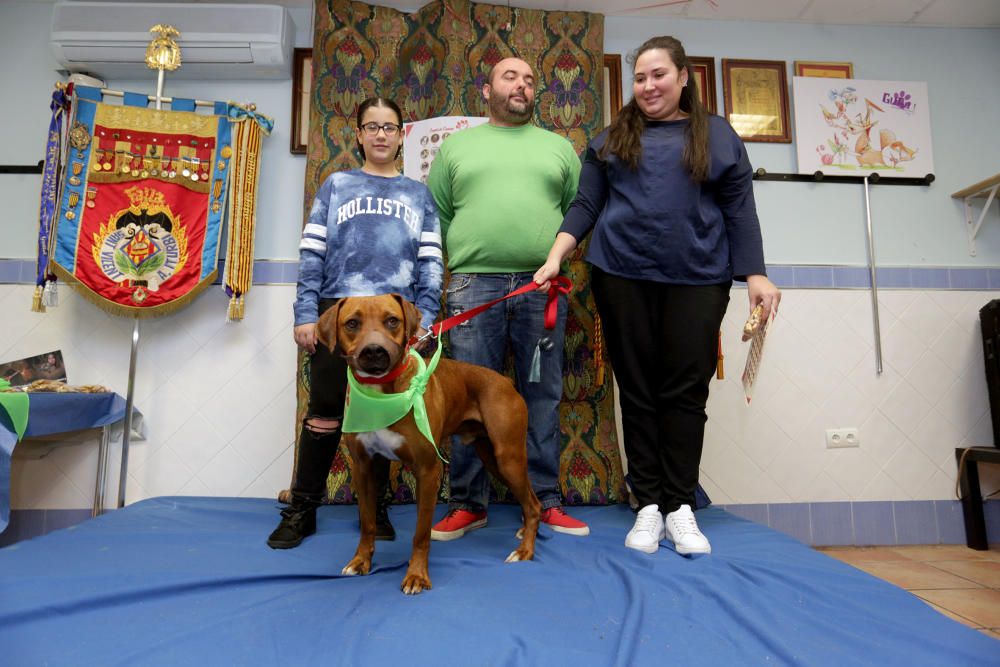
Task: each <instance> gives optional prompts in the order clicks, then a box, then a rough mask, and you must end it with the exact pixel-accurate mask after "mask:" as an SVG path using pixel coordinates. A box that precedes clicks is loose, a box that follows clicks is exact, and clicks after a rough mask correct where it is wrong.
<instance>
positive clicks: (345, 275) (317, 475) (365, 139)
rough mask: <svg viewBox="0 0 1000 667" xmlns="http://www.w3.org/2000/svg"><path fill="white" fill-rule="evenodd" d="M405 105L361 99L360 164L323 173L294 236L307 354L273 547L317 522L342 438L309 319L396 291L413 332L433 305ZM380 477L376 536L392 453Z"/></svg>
mask: <svg viewBox="0 0 1000 667" xmlns="http://www.w3.org/2000/svg"><path fill="white" fill-rule="evenodd" d="M402 125H403V115H402V113H401V112H400V110H399V107H398V106H396V103H395V102H393V101H392V100H388V99H385V98H382V97H372V98H369V99H367V100H365V101H364V102H362V103H361V105H360V106H359V107H358V113H357V129H356V130H355V138H356V140H357V146H358V152H359V153H360V154H361V158H362V159H363V160H364V166H362V167H361V168H360V169H353V170H350V171H342V172H335V173H333V174H331V175H330V176H328V177H327V179H326V180H325V181H324V182H323V185H322V186H321V187H320V189H319V192H318V193H317V194H316V199H315V200H314V201H313V206H312V211H311V213H310V214H309V221H308V222H307V223H306V226H305V228H304V229H303V230H302V241H301V243H300V244H299V279H298V287H297V289H296V298H295V305H294V312H295V329H294V335H295V342H296V344H297V345H298V346H299V347H300V348H302V349H303V350H305V351H306V352H308V353H309V354H310V355H311V372H310V389H309V409H308V412H307V413H306V418H305V420H304V422H303V424H302V429H301V431H300V435H299V453H298V456H297V457H296V461H295V472H294V476H293V479H292V489H291V491H292V498H291V503H290V505H289V506H288V507H286V508H285V509H283V510H282V511H281V517H282V518H281V523H280V524H278V527H277V528H275V530H274V532H272V533H271V536H270V537H269V538H268V540H267V543H268V545H270V546H271V547H272V548H275V549H290V548H293V547H297V546H298V545H299V544H300V543H301V542H302V540H303V539H304V538H305V537H308V536H309V535H312V534H313V533H315V532H316V508H317V507H318V506H319V505H320V503H322V502H323V500H324V499H325V498H326V479H327V475H328V473H329V471H330V465H331V464H332V462H333V459H334V456H335V455H336V453H337V447H338V445H339V443H340V434H341V420H342V419H343V416H344V398H345V395H346V392H347V365H346V363H345V361H344V359H343V358H342V357H341V356H340V355H339V354H337V353H335V352H333V351H332V350H329V349H327V348H326V347H325V346H324V345H322V344H317V340H316V322H317V321H318V320H319V317H320V315H322V314H323V313H324V312H325V311H326V310H327V309H328V308H330V307H331V306H332V305H333V304H335V303H336V302H337V300H338V299H341V298H344V297H349V296H375V295H378V294H389V293H396V294H400V295H402V296H403V298H405V299H407V300H408V301H412V302H413V303H415V304H416V306H417V308H418V309H419V310H420V314H421V320H420V324H421V330H420V332H419V333H420V334H423V333H424V331H425V330H426V329H427V328H428V327H430V325H431V324H432V323H433V322H434V320H435V318H436V317H437V314H438V308H439V304H440V301H441V281H442V277H443V274H444V265H443V262H442V257H441V229H440V225H439V223H438V215H437V207H436V206H435V204H434V200H433V199H432V198H431V195H430V193H429V192H428V190H427V187H426V186H424V185H423V184H422V183H418V182H417V181H414V180H412V179H410V178H407V177H405V176H403V175H401V174H400V173H399V169H398V168H397V166H396V160H397V158H398V157H399V154H400V152H401V151H402V148H403V134H402V132H401V129H402ZM373 465H374V469H375V479H376V484H377V485H378V489H379V493H378V498H379V502H378V506H377V510H376V535H375V539H383V540H391V539H394V538H395V531H394V530H393V527H392V524H391V523H390V522H389V517H388V512H387V505H388V503H389V498H388V497H387V493H386V487H387V486H388V484H387V483H388V477H389V461H388V460H386V459H385V458H383V457H381V456H379V455H375V456H374V460H373Z"/></svg>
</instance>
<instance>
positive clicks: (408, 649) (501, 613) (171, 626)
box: [0, 498, 1000, 667]
mask: <svg viewBox="0 0 1000 667" xmlns="http://www.w3.org/2000/svg"><path fill="white" fill-rule="evenodd" d="M445 510H446V507H445V506H443V505H442V506H438V508H437V511H436V515H437V516H441V515H443V514H444V512H445ZM572 513H573V514H574V515H575V516H578V517H579V518H581V519H583V520H584V521H587V522H588V523H589V524H590V526H591V531H592V532H591V535H590V536H589V537H583V538H580V537H573V536H569V535H562V534H557V533H553V532H551V531H550V530H549V529H548V528H547V527H546V528H543V529H542V531H541V533H540V539H539V542H538V548H537V552H536V556H535V561H534V562H524V563H513V564H505V563H504V562H503V561H504V558H505V557H506V556H507V554H508V553H509V552H510V551H511V550H512V549H513V548H514V547H515V546H516V544H517V541H516V540H515V538H514V533H515V530H516V529H517V526H518V521H519V514H520V510H519V508H517V507H513V506H493V507H491V508H490V515H489V525H488V526H487V527H485V528H483V529H481V530H478V531H476V532H473V533H470V534H469V535H467V536H465V537H464V538H462V539H460V540H455V541H453V542H433V543H432V545H431V556H430V572H431V578H432V580H433V584H434V588H433V590H430V591H427V592H425V593H423V594H421V595H418V596H414V597H409V596H405V595H403V594H402V593H401V592H400V591H399V585H400V582H401V580H402V578H403V574H404V572H405V570H406V563H407V559H408V557H409V552H410V541H411V539H412V537H413V526H414V523H415V518H416V516H415V508H414V507H413V506H402V507H393V508H392V510H391V518H392V520H393V523H394V524H395V526H396V529H397V531H398V534H399V536H398V538H397V540H396V541H395V542H391V543H387V542H377V543H376V553H375V558H374V565H375V567H374V570H373V572H372V574H371V575H369V576H366V577H345V576H341V574H340V571H341V568H342V567H343V566H344V565H345V564H346V563H347V561H348V560H349V559H350V557H351V555H352V554H353V552H354V548H355V546H356V544H357V534H358V532H357V531H358V528H357V515H356V508H355V507H323V508H321V510H320V512H319V526H318V532H317V534H316V535H315V536H313V537H310V538H308V539H307V540H306V541H305V542H304V543H303V544H302V545H301V546H300V547H298V548H297V549H291V550H284V551H277V550H272V549H269V548H268V547H267V546H266V544H265V540H266V538H267V535H268V533H269V532H270V531H271V530H272V529H273V528H274V526H275V525H276V524H277V521H278V505H277V504H276V503H275V502H273V501H269V500H264V499H252V498H251V499H246V498H243V499H236V498H154V499H151V500H146V501H143V502H139V503H136V504H134V505H131V506H129V507H128V508H126V509H124V510H118V511H115V512H111V513H109V514H105V515H103V516H100V517H97V518H95V519H92V520H90V521H87V522H85V523H83V524H80V525H79V526H76V527H74V528H70V529H66V530H60V531H56V532H53V533H50V534H48V535H45V536H43V537H40V538H36V539H33V540H28V541H26V542H21V543H18V544H15V545H12V546H10V547H7V548H5V549H0V655H2V656H3V657H2V658H0V662H2V663H3V664H4V665H7V666H20V665H40V664H46V665H74V666H79V665H102V666H104V665H191V664H195V665H304V664H331V665H337V664H344V665H390V664H400V665H407V666H409V665H438V664H444V665H536V664H537V665H545V666H547V667H554V666H557V665H630V666H631V665H657V666H661V665H667V664H685V665H781V664H788V665H836V666H838V667H841V666H843V665H879V666H884V665H906V666H907V667H913V666H915V665H934V666H935V667H939V666H942V665H949V666H950V665H998V664H1000V642H998V641H996V640H994V639H991V638H989V637H987V636H985V635H983V634H981V633H979V632H976V631H975V630H972V629H970V628H967V627H965V626H963V625H961V624H959V623H957V622H955V621H952V620H950V619H948V618H946V617H944V616H942V615H940V614H938V613H937V612H935V611H934V610H933V609H931V608H930V607H928V606H927V605H926V604H924V603H923V602H921V601H920V600H919V599H917V598H916V597H914V596H913V595H911V594H909V593H907V592H906V591H903V590H901V589H899V588H896V587H895V586H892V585H890V584H888V583H885V582H883V581H881V580H878V579H876V578H874V577H872V576H870V575H868V574H865V573H864V572H861V571H859V570H856V569H854V568H852V567H850V566H848V565H845V564H843V563H840V562H838V561H836V560H834V559H832V558H829V557H827V556H825V555H823V554H820V553H817V552H814V551H812V550H811V549H809V548H808V547H806V546H804V545H802V544H800V543H798V542H796V541H795V540H793V539H791V538H789V537H786V536H785V535H783V534H781V533H778V532H776V531H774V530H771V529H769V528H766V527H763V526H759V525H757V524H754V523H750V522H748V521H745V520H743V519H740V518H737V517H735V516H733V515H731V514H728V513H727V512H725V511H723V510H720V509H715V508H711V509H707V510H704V511H700V512H698V519H699V523H700V525H701V527H702V529H703V531H704V532H705V533H706V534H707V535H708V536H709V538H710V539H711V541H712V548H713V553H712V555H710V556H702V557H696V558H693V559H692V558H684V557H682V556H679V555H678V554H676V553H675V552H674V551H673V550H672V548H671V547H670V546H669V543H668V542H665V543H664V544H663V545H661V547H660V550H659V551H658V552H657V553H656V554H653V555H647V554H643V553H639V552H636V551H632V550H628V549H625V547H624V546H623V540H624V537H625V533H626V532H627V531H628V529H629V528H630V527H631V525H632V520H633V515H632V513H631V512H630V511H629V510H628V508H627V507H625V506H620V505H618V506H610V507H585V508H573V510H572Z"/></svg>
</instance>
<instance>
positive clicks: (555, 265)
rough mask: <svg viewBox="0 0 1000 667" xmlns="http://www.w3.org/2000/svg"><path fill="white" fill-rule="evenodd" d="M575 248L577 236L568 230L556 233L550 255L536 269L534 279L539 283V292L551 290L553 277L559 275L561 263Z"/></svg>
mask: <svg viewBox="0 0 1000 667" xmlns="http://www.w3.org/2000/svg"><path fill="white" fill-rule="evenodd" d="M575 249H576V237H575V236H573V235H572V234H567V233H566V232H559V233H558V234H556V240H555V241H554V242H553V243H552V247H551V248H550V249H549V256H548V257H546V258H545V263H544V264H542V266H541V268H540V269H538V270H537V271H535V277H534V281H535V282H536V283H537V284H538V291H539V292H548V291H549V287H550V286H551V284H552V279H553V278H555V277H556V276H558V275H559V265H560V264H562V262H563V260H564V259H566V257H567V256H568V255H569V254H570V253H571V252H573V250H575Z"/></svg>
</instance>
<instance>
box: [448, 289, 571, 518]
mask: <svg viewBox="0 0 1000 667" xmlns="http://www.w3.org/2000/svg"><path fill="white" fill-rule="evenodd" d="M532 275H533V274H531V273H453V274H452V275H451V282H450V283H449V285H448V292H447V309H448V316H449V317H451V316H454V315H457V314H459V313H462V312H465V311H467V310H470V309H472V308H474V307H476V306H479V305H481V304H484V303H486V302H487V301H492V300H493V299H498V298H500V297H502V296H506V295H507V294H509V293H510V292H512V291H514V290H515V289H517V288H519V287H521V286H522V285H525V284H527V283H529V282H531V279H532ZM545 303H546V294H545V293H544V292H529V293H527V294H522V295H520V296H516V297H514V298H512V299H508V300H507V301H504V302H503V303H499V304H497V305H495V306H493V307H492V308H490V309H488V310H486V311H485V312H483V313H480V314H479V315H478V316H476V317H473V318H472V319H471V320H469V321H467V322H464V323H462V324H460V325H458V326H457V327H455V328H453V329H452V330H451V331H450V332H449V335H450V343H451V356H452V357H453V358H455V359H457V360H459V361H466V362H469V363H472V364H477V365H479V366H485V367H486V368H492V369H493V370H495V371H497V372H498V373H503V366H504V358H505V356H506V353H507V350H508V346H509V349H510V351H511V353H512V354H513V357H514V370H515V385H516V387H517V390H518V392H520V394H521V396H522V397H524V401H525V403H527V404H528V477H529V478H530V479H531V486H532V488H533V489H534V491H535V495H536V496H538V500H539V501H541V503H542V509H543V510H544V509H548V508H549V507H558V506H560V505H562V495H561V494H560V491H559V454H560V449H561V441H560V440H561V439H560V435H559V402H560V400H562V387H563V381H562V366H563V337H564V335H565V332H566V308H567V306H566V299H565V298H560V299H559V310H558V313H559V314H558V317H557V318H556V326H555V328H554V329H552V330H551V331H549V330H546V329H545V327H544V322H545ZM544 337H547V338H548V339H549V340H550V341H551V342H552V345H544V344H543V345H542V346H541V349H540V358H541V365H540V371H541V373H540V379H541V381H540V382H529V377H530V372H531V360H532V357H533V356H534V354H535V348H536V347H539V345H538V342H539V340H540V339H542V338H544ZM546 348H547V349H546ZM489 491H490V489H489V477H488V474H487V472H486V469H485V468H484V467H483V463H482V461H480V460H479V457H478V456H477V455H476V451H475V449H474V448H473V447H472V446H471V445H463V444H462V443H461V442H459V441H458V439H457V438H456V439H453V441H452V447H451V507H453V508H462V509H468V510H471V511H481V510H483V509H485V508H486V505H487V504H488V503H489V497H490V496H489Z"/></svg>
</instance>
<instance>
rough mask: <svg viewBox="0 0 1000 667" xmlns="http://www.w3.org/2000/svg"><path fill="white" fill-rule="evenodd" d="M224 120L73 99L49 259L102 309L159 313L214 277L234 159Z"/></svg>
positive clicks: (222, 118) (184, 300)
mask: <svg viewBox="0 0 1000 667" xmlns="http://www.w3.org/2000/svg"><path fill="white" fill-rule="evenodd" d="M229 137H230V124H229V120H228V118H227V117H226V116H218V115H214V114H212V115H208V114H197V113H194V112H188V111H162V110H154V109H146V108H141V107H131V106H112V105H108V104H103V103H100V102H97V101H94V100H90V99H79V100H78V102H77V105H76V107H75V114H74V119H73V127H72V129H71V131H70V145H71V147H72V149H71V150H70V152H69V155H68V160H67V163H66V171H67V177H68V178H67V181H66V185H65V186H64V189H63V193H62V198H61V206H60V212H59V218H58V231H57V234H56V251H55V255H54V258H53V261H54V264H55V266H56V269H57V271H58V272H59V273H60V274H62V275H63V276H64V277H68V278H72V279H73V280H75V281H78V282H79V283H80V284H82V285H83V286H84V287H85V288H86V291H85V292H84V293H85V294H87V295H88V296H90V297H91V298H92V299H93V300H95V301H96V302H98V303H99V305H101V306H103V307H105V308H107V309H109V310H112V311H115V312H119V313H123V314H124V313H128V314H131V315H138V316H144V315H156V314H162V313H164V312H169V311H170V310H173V309H174V308H176V307H178V306H180V305H182V304H183V303H185V302H186V301H187V300H188V299H190V298H191V297H192V296H194V294H196V293H197V292H198V291H200V290H201V289H202V288H204V287H205V286H206V285H208V284H210V283H211V282H212V281H213V280H214V278H215V275H216V271H217V262H218V249H219V246H220V238H219V237H220V232H221V229H222V216H223V215H224V211H225V198H226V194H227V190H228V188H227V185H228V182H229V177H228V173H229V172H228V169H229V162H230V158H231V157H232V155H233V150H232V147H231V146H230V145H229Z"/></svg>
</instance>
